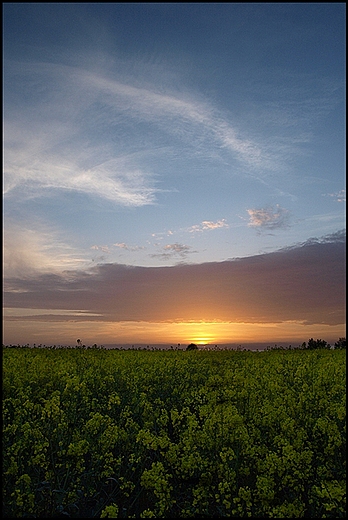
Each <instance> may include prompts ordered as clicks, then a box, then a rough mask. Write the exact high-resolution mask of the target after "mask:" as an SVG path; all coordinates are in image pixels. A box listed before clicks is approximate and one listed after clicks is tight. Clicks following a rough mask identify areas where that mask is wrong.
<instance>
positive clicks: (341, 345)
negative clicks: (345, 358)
mask: <svg viewBox="0 0 348 520" xmlns="http://www.w3.org/2000/svg"><path fill="white" fill-rule="evenodd" d="M335 348H340V349H345V348H346V338H339V339H338V341H336V343H335Z"/></svg>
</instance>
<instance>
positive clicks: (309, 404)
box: [3, 348, 346, 518]
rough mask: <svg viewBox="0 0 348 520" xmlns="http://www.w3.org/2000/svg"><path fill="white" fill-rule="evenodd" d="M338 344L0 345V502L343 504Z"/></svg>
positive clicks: (165, 506) (6, 509) (73, 510)
mask: <svg viewBox="0 0 348 520" xmlns="http://www.w3.org/2000/svg"><path fill="white" fill-rule="evenodd" d="M345 416H346V358H345V351H343V350H325V349H322V350H314V351H303V350H286V351H279V350H274V351H264V352H251V351H241V352H231V351H220V352H203V351H191V352H185V351H135V350H128V351H116V350H102V349H101V350H98V349H39V348H5V349H3V515H4V516H5V517H16V518H19V517H29V518H30V517H31V518H40V517H41V518H44V517H45V518H50V517H52V518H53V517H60V516H61V517H63V516H64V517H71V518H86V517H94V518H104V517H114V518H116V517H117V518H150V517H153V518H205V517H239V518H240V517H252V518H253V517H254V518H259V517H263V518H301V517H309V518H339V517H345V512H346V507H345V494H346V467H345V461H346V452H345V446H346V444H345V442H346V439H345V433H346V426H345V424H346V423H345Z"/></svg>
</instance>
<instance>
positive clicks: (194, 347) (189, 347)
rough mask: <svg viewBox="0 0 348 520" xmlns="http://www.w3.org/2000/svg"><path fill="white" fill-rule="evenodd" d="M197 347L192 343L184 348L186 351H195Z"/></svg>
mask: <svg viewBox="0 0 348 520" xmlns="http://www.w3.org/2000/svg"><path fill="white" fill-rule="evenodd" d="M197 349H198V347H197V345H195V344H194V343H190V344H189V345H188V346H187V347H186V350H197Z"/></svg>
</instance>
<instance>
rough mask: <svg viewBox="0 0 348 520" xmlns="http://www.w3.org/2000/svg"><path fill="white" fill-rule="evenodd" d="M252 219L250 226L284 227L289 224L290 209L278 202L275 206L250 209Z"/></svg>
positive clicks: (262, 227)
mask: <svg viewBox="0 0 348 520" xmlns="http://www.w3.org/2000/svg"><path fill="white" fill-rule="evenodd" d="M247 212H248V213H249V216H250V219H249V224H248V226H250V227H256V228H260V229H284V228H287V227H288V226H289V211H288V210H286V209H284V208H281V207H280V206H279V204H277V206H276V209H274V208H273V207H268V208H259V209H248V210H247Z"/></svg>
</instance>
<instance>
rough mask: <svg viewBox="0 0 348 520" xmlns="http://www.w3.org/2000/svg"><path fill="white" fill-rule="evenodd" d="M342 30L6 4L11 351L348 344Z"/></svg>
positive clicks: (198, 10) (304, 20) (274, 13)
mask: <svg viewBox="0 0 348 520" xmlns="http://www.w3.org/2000/svg"><path fill="white" fill-rule="evenodd" d="M345 27H346V6H345V4H344V3H299V4H297V3H283V4H282V3H279V4H278V3H235V4H234V3H222V4H218V3H192V4H190V3H143V4H142V3H133V4H132V3H124V4H123V3H107V4H106V3H46V4H45V3H5V4H3V29H4V31H3V34H4V36H3V58H4V59H3V63H4V65H3V87H4V96H3V100H4V101H3V109H4V110H3V113H4V122H3V129H4V141H3V142H4V145H3V146H4V180H3V188H4V191H3V201H4V205H3V207H4V209H3V217H4V220H3V221H4V225H3V231H4V241H3V246H4V268H3V277H4V294H3V303H4V328H3V330H4V333H3V343H4V344H17V343H20V344H26V343H30V344H33V343H36V344H39V343H42V344H44V343H45V344H52V345H53V344H67V345H73V344H75V343H76V339H77V338H81V341H82V342H83V343H85V344H86V345H87V344H94V343H97V344H124V343H129V344H140V343H145V344H156V343H161V344H162V343H172V344H177V343H181V344H182V343H189V342H191V341H193V342H196V343H201V344H203V343H214V344H217V343H229V342H230V343H240V344H243V343H257V342H270V343H271V344H272V343H274V342H278V343H279V342H283V343H284V342H285V343H289V344H294V345H296V344H299V343H302V342H303V341H307V340H308V339H309V338H310V337H314V338H316V339H317V338H322V339H324V340H326V341H328V342H334V341H336V340H337V339H338V338H339V337H342V336H345V335H346V333H345V272H346V264H345V261H346V259H345V247H346V233H345V222H346V214H345V203H346V192H345V172H346V162H345V151H346V146H345V142H346V132H345V128H346V127H345V125H346V120H345V113H346V106H345V95H346V92H345V72H346V55H345V48H346V35H345Z"/></svg>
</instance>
